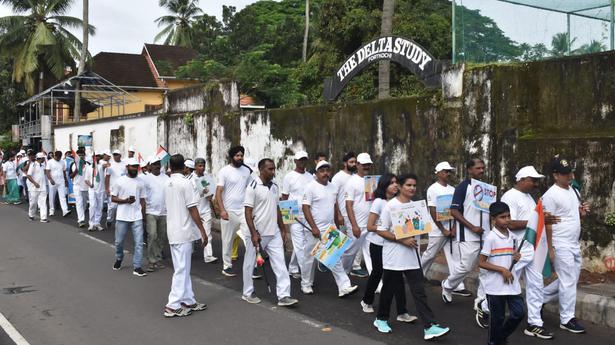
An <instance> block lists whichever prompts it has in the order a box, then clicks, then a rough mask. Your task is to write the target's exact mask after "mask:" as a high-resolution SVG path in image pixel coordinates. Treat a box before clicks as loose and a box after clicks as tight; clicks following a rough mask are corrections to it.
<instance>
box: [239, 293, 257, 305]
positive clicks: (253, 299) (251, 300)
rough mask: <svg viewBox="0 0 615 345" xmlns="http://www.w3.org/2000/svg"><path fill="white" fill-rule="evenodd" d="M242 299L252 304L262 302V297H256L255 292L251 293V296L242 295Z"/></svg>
mask: <svg viewBox="0 0 615 345" xmlns="http://www.w3.org/2000/svg"><path fill="white" fill-rule="evenodd" d="M241 299H242V300H244V301H246V302H248V303H251V304H257V303H260V302H261V299H260V298H258V297H256V296H255V295H254V294H251V295H250V296H241Z"/></svg>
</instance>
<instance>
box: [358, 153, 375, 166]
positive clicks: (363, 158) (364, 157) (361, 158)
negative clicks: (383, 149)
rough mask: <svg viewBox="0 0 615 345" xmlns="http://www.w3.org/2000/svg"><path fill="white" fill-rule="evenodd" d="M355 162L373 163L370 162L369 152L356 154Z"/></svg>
mask: <svg viewBox="0 0 615 345" xmlns="http://www.w3.org/2000/svg"><path fill="white" fill-rule="evenodd" d="M357 163H359V164H374V162H372V157H370V156H369V153H365V152H363V153H359V155H358V156H357Z"/></svg>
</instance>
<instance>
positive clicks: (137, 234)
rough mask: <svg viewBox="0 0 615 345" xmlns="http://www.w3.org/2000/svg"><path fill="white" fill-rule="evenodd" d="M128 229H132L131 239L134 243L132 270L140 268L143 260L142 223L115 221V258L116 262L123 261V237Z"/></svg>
mask: <svg viewBox="0 0 615 345" xmlns="http://www.w3.org/2000/svg"><path fill="white" fill-rule="evenodd" d="M128 228H131V229H132V239H133V241H134V243H135V250H134V253H133V256H132V265H133V266H134V268H139V267H141V261H142V260H143V221H142V220H136V221H134V222H125V221H123V220H116V221H115V257H116V259H118V260H120V261H121V260H123V259H124V237H126V233H127V232H128Z"/></svg>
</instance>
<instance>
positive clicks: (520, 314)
mask: <svg viewBox="0 0 615 345" xmlns="http://www.w3.org/2000/svg"><path fill="white" fill-rule="evenodd" d="M487 301H488V302H489V342H488V345H500V344H504V343H505V342H506V338H508V336H509V335H511V334H512V333H513V332H514V331H515V329H516V328H517V326H519V323H521V321H523V318H524V316H525V310H524V308H523V305H524V302H523V297H522V296H521V295H502V296H496V295H487ZM507 304H508V319H506V305H507Z"/></svg>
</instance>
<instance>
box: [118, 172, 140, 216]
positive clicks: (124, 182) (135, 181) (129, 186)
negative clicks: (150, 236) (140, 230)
mask: <svg viewBox="0 0 615 345" xmlns="http://www.w3.org/2000/svg"><path fill="white" fill-rule="evenodd" d="M111 195H112V196H116V197H118V198H120V199H126V198H128V197H130V196H134V197H135V202H133V203H132V204H118V205H117V215H116V219H117V220H121V221H125V222H134V221H137V220H142V219H143V214H142V213H141V199H145V186H144V184H143V181H142V180H141V178H140V177H128V176H122V177H120V178H119V179H118V180H117V181H115V184H114V185H113V187H112V188H111Z"/></svg>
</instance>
